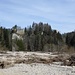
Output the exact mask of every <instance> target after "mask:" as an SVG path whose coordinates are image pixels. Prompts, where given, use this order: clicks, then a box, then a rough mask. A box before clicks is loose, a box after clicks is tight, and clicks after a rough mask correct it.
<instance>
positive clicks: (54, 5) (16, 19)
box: [0, 0, 75, 33]
mask: <svg viewBox="0 0 75 75" xmlns="http://www.w3.org/2000/svg"><path fill="white" fill-rule="evenodd" d="M33 22H36V23H39V22H43V23H48V24H49V25H51V27H52V29H56V30H58V31H59V32H60V33H66V32H71V31H74V30H75V0H0V26H3V27H6V28H12V26H14V25H18V26H21V27H22V28H25V27H28V26H30V25H32V23H33Z"/></svg>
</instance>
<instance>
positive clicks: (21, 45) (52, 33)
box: [0, 22, 75, 52]
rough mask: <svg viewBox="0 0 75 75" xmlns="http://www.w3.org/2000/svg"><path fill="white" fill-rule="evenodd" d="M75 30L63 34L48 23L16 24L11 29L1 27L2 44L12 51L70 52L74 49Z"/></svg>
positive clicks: (0, 41)
mask: <svg viewBox="0 0 75 75" xmlns="http://www.w3.org/2000/svg"><path fill="white" fill-rule="evenodd" d="M74 36H75V32H70V33H66V34H61V33H60V32H59V31H57V30H53V29H52V28H51V25H49V24H48V23H45V24H43V23H42V22H40V23H34V22H33V24H32V25H31V26H30V27H27V28H26V27H25V29H22V28H21V27H19V26H17V25H15V26H13V27H12V28H11V29H6V28H2V27H0V45H1V47H4V48H6V49H7V50H12V51H16V50H17V51H43V52H51V51H57V52H69V51H71V50H73V51H74V46H75V37H74Z"/></svg>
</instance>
